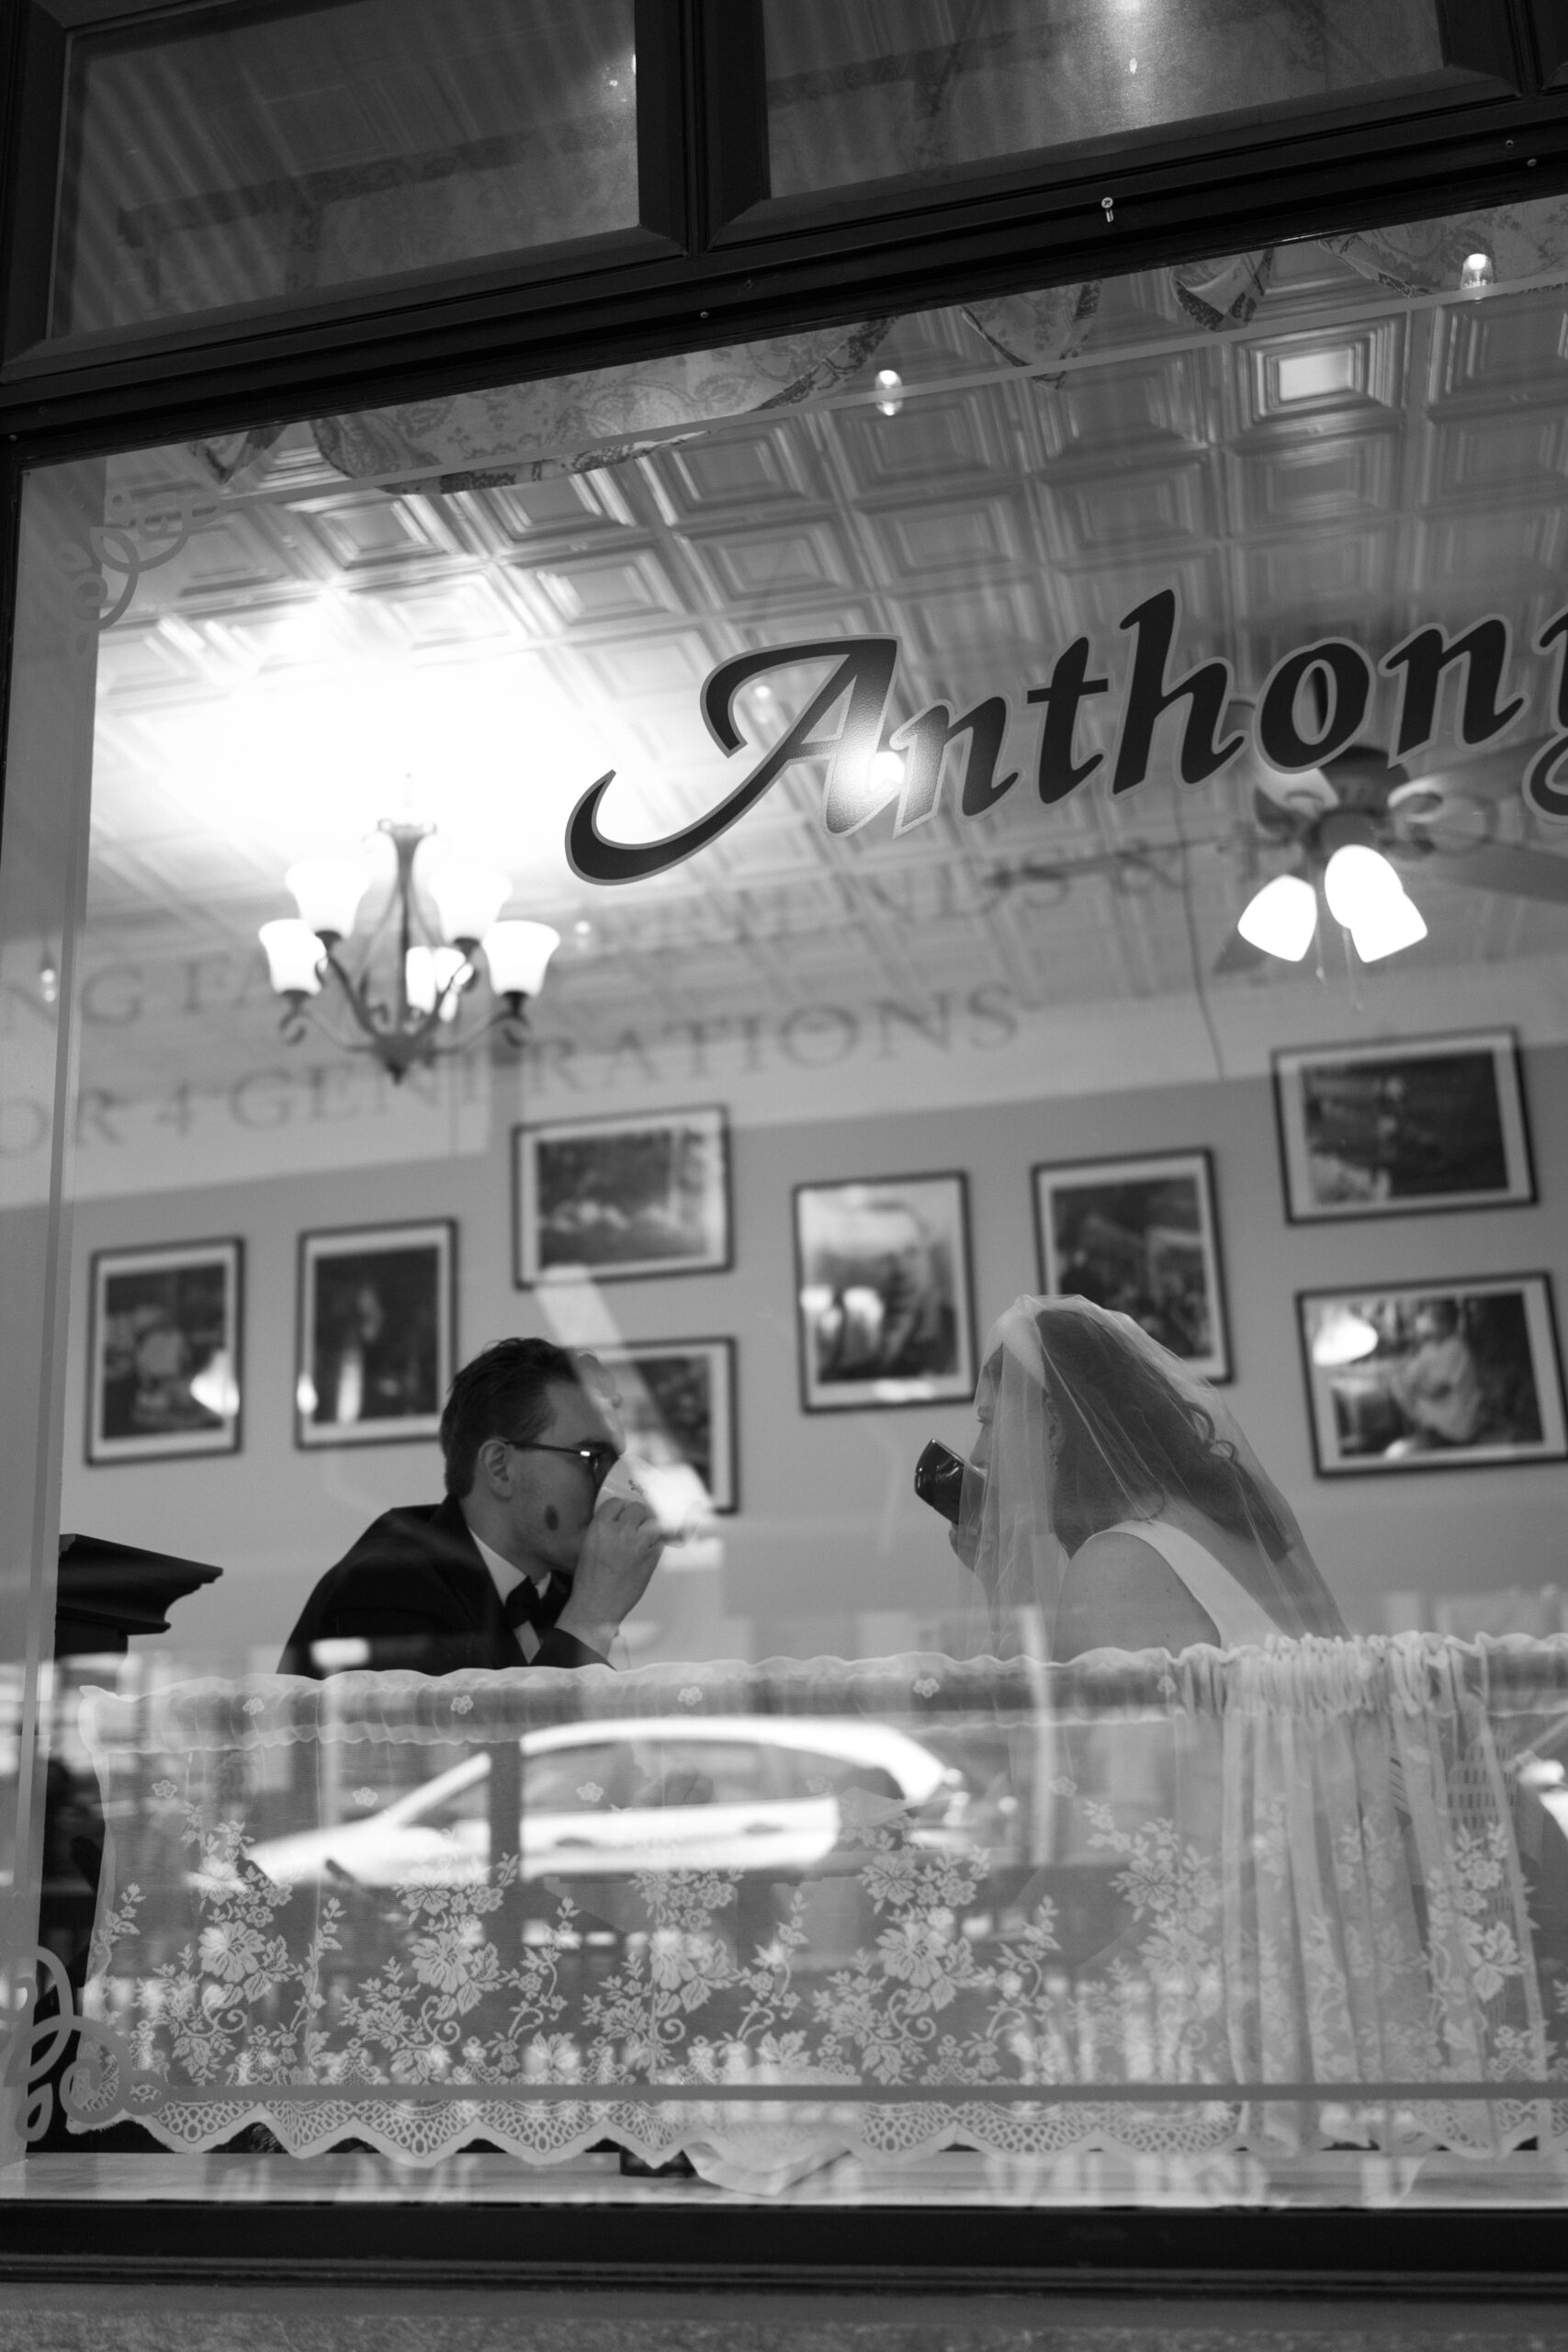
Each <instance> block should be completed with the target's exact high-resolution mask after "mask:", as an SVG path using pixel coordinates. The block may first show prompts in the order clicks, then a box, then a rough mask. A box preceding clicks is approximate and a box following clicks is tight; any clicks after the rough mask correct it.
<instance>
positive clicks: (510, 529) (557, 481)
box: [451, 474, 631, 548]
mask: <svg viewBox="0 0 1568 2352" xmlns="http://www.w3.org/2000/svg"><path fill="white" fill-rule="evenodd" d="M451 503H452V504H453V505H454V506H457V507H458V508H460V509H461V511H462V512H463V513H465V514H466V515H468V517H469V519H470V521H471V522H472V524H473V526H475V529H476V532H477V533H478V535H479V536H480V537H481V539H482V541H483V542H484V543H485V544H487V545H489V546H491V547H494V548H520V547H525V546H528V545H530V544H534V543H536V542H537V541H539V540H541V539H551V540H553V539H575V540H592V539H597V538H603V537H605V536H606V535H608V534H611V533H614V532H615V531H620V530H625V529H626V526H627V525H628V524H629V523H630V521H631V517H630V515H628V514H627V513H626V508H625V505H624V503H622V502H620V501H618V500H617V502H616V503H615V507H612V505H611V503H610V502H609V501H608V500H607V499H606V497H605V496H604V490H603V488H602V487H601V485H600V482H599V480H598V478H597V477H596V476H593V475H591V474H558V475H557V476H556V477H555V478H554V479H553V480H551V481H534V482H517V483H513V485H511V486H510V487H509V488H504V489H500V490H471V491H463V492H459V493H458V495H457V497H455V498H454V499H453V500H452V502H451Z"/></svg>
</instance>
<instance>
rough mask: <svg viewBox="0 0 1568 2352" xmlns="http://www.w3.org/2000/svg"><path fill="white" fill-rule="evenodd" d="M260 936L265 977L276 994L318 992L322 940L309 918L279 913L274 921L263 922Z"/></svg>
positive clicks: (311, 994)
mask: <svg viewBox="0 0 1568 2352" xmlns="http://www.w3.org/2000/svg"><path fill="white" fill-rule="evenodd" d="M259 936H260V939H261V944H262V945H263V946H264V947H265V950H266V969H267V978H269V979H270V980H271V982H272V985H273V989H274V990H275V991H276V994H277V995H278V996H320V994H321V973H320V970H319V968H318V967H319V966H320V964H321V941H320V940H319V939H318V938H317V936H316V933H314V932H313V931H312V930H311V928H310V924H309V923H308V922H299V921H297V920H296V918H295V917H294V916H293V915H280V916H279V918H278V920H277V921H276V922H264V923H263V925H262V927H261V932H260V934H259Z"/></svg>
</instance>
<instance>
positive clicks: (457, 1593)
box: [430, 1495, 517, 1664]
mask: <svg viewBox="0 0 1568 2352" xmlns="http://www.w3.org/2000/svg"><path fill="white" fill-rule="evenodd" d="M430 1532H431V1533H432V1534H433V1535H434V1536H436V1537H437V1538H438V1539H439V1543H440V1553H439V1556H438V1558H437V1559H436V1561H435V1563H434V1566H435V1567H436V1570H437V1573H438V1574H439V1575H440V1577H442V1579H443V1581H444V1582H445V1584H446V1589H447V1590H448V1591H449V1592H450V1593H451V1595H452V1597H453V1599H454V1600H455V1601H456V1602H457V1606H458V1607H459V1609H460V1610H461V1611H462V1613H463V1615H464V1616H465V1617H466V1618H467V1619H468V1623H469V1624H471V1625H472V1627H473V1629H474V1631H475V1632H476V1633H477V1634H483V1635H484V1637H485V1645H486V1647H487V1648H488V1649H489V1650H491V1652H492V1653H493V1654H494V1656H495V1659H496V1662H497V1663H498V1664H506V1663H510V1661H511V1659H512V1658H513V1657H515V1656H516V1652H517V1645H516V1643H515V1642H514V1641H513V1638H512V1632H511V1629H510V1627H509V1626H508V1624H507V1623H506V1619H505V1616H504V1615H503V1613H502V1606H501V1595H500V1594H499V1593H498V1592H497V1591H496V1589H495V1585H494V1582H493V1580H492V1578H491V1573H490V1570H489V1569H488V1568H487V1567H486V1566H485V1564H484V1562H483V1561H482V1560H481V1559H480V1557H479V1547H478V1545H477V1544H475V1542H474V1539H473V1537H472V1535H471V1534H470V1533H469V1532H468V1521H467V1520H466V1519H465V1518H464V1517H463V1511H462V1506H461V1504H460V1503H459V1502H458V1501H457V1498H456V1496H454V1495H448V1496H447V1497H446V1501H445V1502H443V1503H442V1504H440V1506H439V1507H438V1508H437V1510H435V1512H434V1515H433V1516H432V1518H431V1521H430Z"/></svg>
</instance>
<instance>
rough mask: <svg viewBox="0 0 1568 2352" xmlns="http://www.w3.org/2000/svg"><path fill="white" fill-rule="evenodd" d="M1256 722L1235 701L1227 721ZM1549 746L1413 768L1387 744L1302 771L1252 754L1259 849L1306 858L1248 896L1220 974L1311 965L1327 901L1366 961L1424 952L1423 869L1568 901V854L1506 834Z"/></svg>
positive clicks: (1523, 746) (1507, 748) (1518, 746)
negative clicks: (1510, 802) (1419, 896)
mask: <svg viewBox="0 0 1568 2352" xmlns="http://www.w3.org/2000/svg"><path fill="white" fill-rule="evenodd" d="M1249 716H1250V712H1249V711H1248V709H1247V706H1246V705H1233V706H1232V707H1231V711H1230V712H1229V713H1228V714H1227V718H1228V719H1229V720H1230V722H1231V723H1245V721H1246V719H1247V718H1248V717H1249ZM1539 750H1540V742H1539V741H1538V742H1533V743H1511V744H1505V745H1501V746H1499V747H1498V748H1496V749H1495V750H1492V751H1481V752H1475V753H1473V754H1471V755H1469V756H1461V757H1459V758H1454V757H1452V756H1449V755H1445V756H1444V757H1443V758H1442V759H1441V760H1440V761H1438V762H1435V763H1433V764H1431V765H1430V766H1422V767H1417V768H1415V769H1414V771H1413V769H1412V768H1411V767H1408V766H1401V765H1400V764H1399V763H1397V762H1394V761H1393V760H1391V759H1390V758H1389V757H1388V754H1387V753H1386V752H1384V751H1383V750H1382V748H1381V746H1379V745H1377V744H1375V743H1355V744H1352V745H1350V746H1349V747H1348V749H1347V750H1346V751H1343V752H1338V753H1337V754H1336V756H1335V757H1333V758H1332V759H1328V760H1325V761H1324V762H1323V763H1322V765H1321V766H1319V767H1316V768H1309V769H1307V770H1305V771H1303V772H1302V773H1300V774H1296V775H1286V774H1284V773H1283V772H1282V771H1280V770H1278V769H1273V768H1269V767H1268V766H1266V765H1265V764H1264V763H1262V762H1261V761H1260V760H1259V759H1258V758H1257V756H1256V755H1255V754H1254V755H1251V759H1250V765H1249V767H1248V769H1247V771H1246V772H1245V773H1246V775H1247V780H1248V781H1249V782H1250V783H1251V786H1252V816H1253V822H1254V824H1255V826H1256V827H1257V836H1256V839H1257V842H1258V844H1259V845H1261V846H1264V847H1268V848H1270V849H1293V850H1294V851H1295V852H1296V857H1295V861H1294V864H1293V865H1292V868H1290V869H1289V870H1287V871H1286V872H1284V873H1281V874H1277V875H1276V876H1274V877H1273V879H1272V880H1270V881H1268V882H1265V883H1264V884H1263V885H1262V886H1261V888H1258V890H1257V891H1256V892H1255V893H1254V895H1253V896H1252V898H1251V899H1249V900H1248V902H1247V906H1246V907H1245V908H1244V909H1243V910H1242V913H1241V915H1240V917H1239V919H1238V922H1237V925H1236V928H1235V931H1234V932H1233V933H1232V934H1231V936H1230V938H1229V939H1228V940H1227V941H1226V943H1225V945H1224V949H1223V950H1222V952H1221V955H1220V956H1219V959H1218V961H1217V963H1216V964H1215V967H1214V968H1215V970H1216V971H1217V972H1235V971H1243V970H1247V969H1250V968H1253V967H1256V966H1258V965H1259V964H1261V963H1262V962H1263V961H1264V960H1265V958H1266V957H1267V956H1280V957H1282V958H1283V959H1284V960H1286V961H1289V962H1292V963H1297V962H1300V961H1301V959H1302V958H1303V956H1305V954H1306V952H1307V950H1308V948H1309V947H1310V946H1311V945H1312V943H1313V939H1314V936H1315V934H1316V932H1317V928H1318V922H1319V899H1320V895H1321V897H1322V899H1325V900H1326V902H1327V907H1328V911H1329V913H1330V914H1331V915H1332V916H1333V917H1334V918H1335V920H1336V921H1337V922H1341V923H1342V924H1343V925H1344V927H1345V929H1346V930H1347V931H1348V933H1350V935H1351V937H1352V939H1353V940H1354V942H1355V944H1356V948H1357V952H1358V954H1359V956H1360V957H1361V959H1362V960H1363V961H1364V962H1367V963H1372V962H1376V961H1378V960H1379V959H1380V958H1381V957H1382V956H1388V955H1393V954H1394V953H1396V952H1397V951H1398V950H1399V949H1400V948H1402V947H1409V946H1413V945H1414V944H1415V943H1416V941H1417V940H1418V939H1421V938H1424V937H1425V935H1426V930H1427V926H1426V922H1425V921H1424V920H1423V918H1422V916H1421V913H1420V910H1419V908H1418V906H1417V905H1416V901H1415V900H1414V899H1412V898H1411V897H1410V895H1409V891H1408V889H1407V888H1406V885H1407V884H1408V883H1410V882H1412V881H1415V880H1416V879H1417V878H1418V877H1419V876H1421V874H1422V873H1423V872H1425V873H1427V874H1428V875H1430V876H1431V877H1432V878H1433V879H1434V880H1436V879H1438V878H1440V879H1441V880H1443V881H1445V882H1461V883H1465V884H1467V885H1469V886H1470V887H1471V888H1475V889H1481V890H1496V891H1501V892H1503V893H1505V894H1506V895H1507V896H1509V897H1512V898H1521V899H1549V900H1551V901H1553V902H1555V903H1556V904H1559V905H1568V858H1563V857H1559V856H1556V855H1554V854H1552V853H1551V851H1550V850H1544V849H1530V848H1526V847H1524V846H1523V845H1522V844H1519V843H1517V842H1506V841H1502V840H1499V839H1498V838H1497V819H1498V812H1499V809H1501V807H1502V806H1503V805H1504V803H1505V801H1506V797H1508V796H1509V795H1510V794H1511V793H1513V792H1516V791H1517V788H1518V784H1519V779H1520V777H1521V776H1522V775H1524V773H1525V771H1526V769H1527V768H1528V766H1529V762H1530V760H1531V759H1532V757H1533V756H1534V754H1535V752H1537V751H1539Z"/></svg>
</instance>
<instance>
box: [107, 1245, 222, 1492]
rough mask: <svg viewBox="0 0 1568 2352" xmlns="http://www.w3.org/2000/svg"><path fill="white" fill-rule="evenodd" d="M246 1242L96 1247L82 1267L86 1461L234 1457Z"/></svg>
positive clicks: (124, 1461) (161, 1460) (121, 1461)
mask: <svg viewBox="0 0 1568 2352" xmlns="http://www.w3.org/2000/svg"><path fill="white" fill-rule="evenodd" d="M244 1262H245V1245H244V1243H243V1241H242V1240H239V1239H238V1238H228V1239H225V1240H220V1241H178V1242H165V1243H160V1244H155V1245H152V1246H150V1247H147V1248H141V1249H126V1250H95V1252H94V1253H93V1257H92V1260H91V1262H90V1264H89V1268H88V1275H87V1283H88V1317H87V1321H88V1338H87V1432H86V1459H87V1461H88V1463H89V1464H92V1465H94V1466H96V1467H103V1466H105V1465H107V1464H110V1463H130V1462H168V1461H173V1460H176V1459H180V1458H183V1457H186V1456H191V1455H197V1454H213V1453H239V1451H240V1444H241V1434H242V1428H243V1422H242V1407H243V1387H244V1374H243V1345H242V1334H243V1311H244V1299H243V1289H244Z"/></svg>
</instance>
